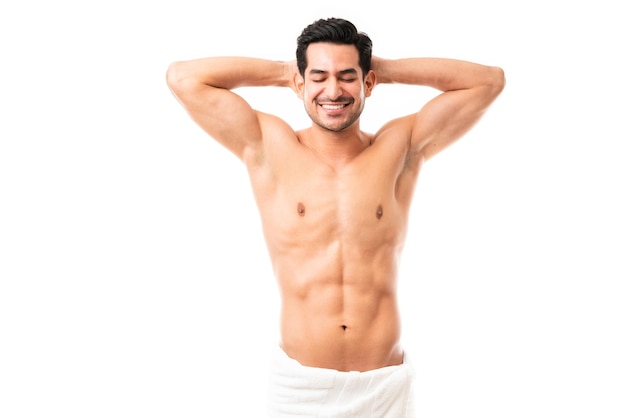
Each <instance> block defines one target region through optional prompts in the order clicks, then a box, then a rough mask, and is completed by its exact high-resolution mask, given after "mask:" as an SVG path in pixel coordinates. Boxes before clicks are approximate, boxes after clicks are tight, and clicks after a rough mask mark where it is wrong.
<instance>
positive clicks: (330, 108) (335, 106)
mask: <svg viewBox="0 0 626 418" xmlns="http://www.w3.org/2000/svg"><path fill="white" fill-rule="evenodd" d="M322 107H323V108H324V109H328V110H337V109H341V108H342V107H344V105H322Z"/></svg>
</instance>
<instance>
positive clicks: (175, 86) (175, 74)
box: [165, 62, 185, 93]
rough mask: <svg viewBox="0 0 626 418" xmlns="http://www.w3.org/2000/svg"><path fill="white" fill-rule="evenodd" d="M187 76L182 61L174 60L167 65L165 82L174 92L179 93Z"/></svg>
mask: <svg viewBox="0 0 626 418" xmlns="http://www.w3.org/2000/svg"><path fill="white" fill-rule="evenodd" d="M184 80H185V77H184V75H183V72H182V71H181V63H180V62H173V63H171V64H170V65H169V67H167V71H166V72H165V82H166V83H167V86H168V87H169V88H170V90H172V92H174V93H177V92H179V91H180V90H181V86H182V85H183V84H184Z"/></svg>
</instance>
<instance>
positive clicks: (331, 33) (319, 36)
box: [296, 17, 372, 77]
mask: <svg viewBox="0 0 626 418" xmlns="http://www.w3.org/2000/svg"><path fill="white" fill-rule="evenodd" d="M316 42H330V43H333V44H340V45H354V46H355V47H356V49H357V50H358V51H359V66H360V67H361V70H362V71H363V76H364V77H365V75H366V74H367V73H368V72H369V70H370V68H371V66H372V40H371V39H370V38H369V36H367V34H366V33H364V32H359V31H358V30H357V28H356V26H354V25H353V24H352V23H351V22H349V21H347V20H345V19H339V18H334V17H332V18H329V19H319V20H316V21H315V22H313V23H311V24H310V25H309V26H307V27H306V28H304V30H303V31H302V33H301V34H300V36H299V37H298V48H297V49H296V60H297V63H298V71H300V74H301V75H303V76H304V70H305V69H306V66H307V60H306V50H307V48H308V47H309V45H310V44H313V43H316Z"/></svg>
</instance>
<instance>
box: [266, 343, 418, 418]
mask: <svg viewBox="0 0 626 418" xmlns="http://www.w3.org/2000/svg"><path fill="white" fill-rule="evenodd" d="M412 383H413V367H412V366H411V364H410V363H409V362H408V361H407V357H406V355H405V356H404V361H403V364H400V365H397V366H387V367H382V368H380V369H376V370H368V371H365V372H341V371H337V370H332V369H323V368H317V367H308V366H303V365H301V364H300V363H299V362H297V361H296V360H294V359H292V358H290V357H288V356H287V354H286V353H285V352H284V351H283V350H282V349H280V348H277V350H275V352H274V353H273V355H272V361H271V370H270V381H269V397H268V417H270V418H287V417H288V418H308V417H310V418H355V417H356V418H412V417H414V412H413V405H412V404H413V398H412V391H411V386H412Z"/></svg>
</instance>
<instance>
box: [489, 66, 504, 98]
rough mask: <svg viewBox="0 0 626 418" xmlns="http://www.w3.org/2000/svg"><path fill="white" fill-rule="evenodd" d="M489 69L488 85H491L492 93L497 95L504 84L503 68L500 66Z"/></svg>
mask: <svg viewBox="0 0 626 418" xmlns="http://www.w3.org/2000/svg"><path fill="white" fill-rule="evenodd" d="M489 70H490V79H491V81H490V83H489V84H490V85H491V86H492V89H493V92H494V94H495V95H496V96H497V95H499V94H500V92H502V90H504V86H505V85H506V77H505V76H504V70H503V69H502V68H500V67H489Z"/></svg>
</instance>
